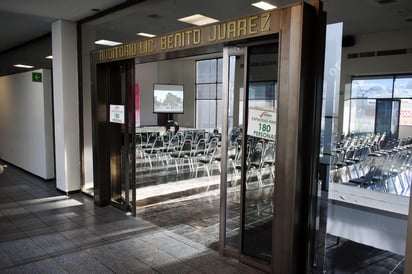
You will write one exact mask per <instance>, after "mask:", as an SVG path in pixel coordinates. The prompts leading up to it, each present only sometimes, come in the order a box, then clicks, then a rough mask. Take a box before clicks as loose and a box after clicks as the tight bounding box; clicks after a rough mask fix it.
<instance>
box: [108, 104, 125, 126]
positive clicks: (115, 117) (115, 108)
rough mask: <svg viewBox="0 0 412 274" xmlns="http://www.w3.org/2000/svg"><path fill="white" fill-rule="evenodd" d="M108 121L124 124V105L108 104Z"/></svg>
mask: <svg viewBox="0 0 412 274" xmlns="http://www.w3.org/2000/svg"><path fill="white" fill-rule="evenodd" d="M110 122H111V123H118V124H124V105H110Z"/></svg>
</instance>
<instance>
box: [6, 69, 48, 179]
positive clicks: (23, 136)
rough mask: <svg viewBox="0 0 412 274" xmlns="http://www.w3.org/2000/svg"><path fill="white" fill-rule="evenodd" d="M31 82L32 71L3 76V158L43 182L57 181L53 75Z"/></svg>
mask: <svg viewBox="0 0 412 274" xmlns="http://www.w3.org/2000/svg"><path fill="white" fill-rule="evenodd" d="M36 72H40V73H42V76H43V82H41V83H38V82H32V72H31V71H30V72H25V73H20V74H14V75H9V76H3V77H0V156H1V158H2V159H3V160H5V161H7V162H9V163H11V164H13V165H16V166H18V167H20V168H22V169H24V170H26V171H28V172H30V173H33V174H35V175H37V176H39V177H41V178H44V179H52V178H54V176H55V175H54V168H55V167H54V156H53V155H54V144H53V116H52V115H53V109H52V89H51V73H50V71H49V70H36Z"/></svg>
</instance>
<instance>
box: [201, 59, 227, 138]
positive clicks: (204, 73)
mask: <svg viewBox="0 0 412 274" xmlns="http://www.w3.org/2000/svg"><path fill="white" fill-rule="evenodd" d="M222 68H223V59H222V58H218V59H210V60H201V61H197V62H196V127H197V128H203V129H205V130H208V131H213V130H214V129H218V130H219V131H221V127H222V121H221V118H220V117H222V113H221V112H222Z"/></svg>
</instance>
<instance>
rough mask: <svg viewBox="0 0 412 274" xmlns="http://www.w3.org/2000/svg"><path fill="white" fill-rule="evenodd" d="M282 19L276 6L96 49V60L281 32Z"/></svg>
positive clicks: (120, 58)
mask: <svg viewBox="0 0 412 274" xmlns="http://www.w3.org/2000/svg"><path fill="white" fill-rule="evenodd" d="M280 18H281V11H280V10H277V9H275V10H272V11H266V12H264V13H260V14H256V15H252V16H247V17H243V18H239V19H235V20H230V21H226V22H218V23H214V24H209V25H206V26H201V27H196V28H191V29H186V30H183V31H178V32H175V33H170V34H164V35H159V36H156V37H153V38H148V39H141V40H138V41H134V42H131V43H127V44H122V45H119V46H117V47H109V48H105V49H102V50H99V51H96V52H95V54H97V60H96V61H97V62H108V61H116V60H122V59H130V58H137V57H140V56H145V55H152V54H160V53H165V52H170V51H175V50H183V49H188V48H193V47H201V46H208V45H213V44H218V43H225V42H229V41H236V40H241V39H246V38H252V37H258V36H263V35H268V34H273V33H276V32H279V29H280Z"/></svg>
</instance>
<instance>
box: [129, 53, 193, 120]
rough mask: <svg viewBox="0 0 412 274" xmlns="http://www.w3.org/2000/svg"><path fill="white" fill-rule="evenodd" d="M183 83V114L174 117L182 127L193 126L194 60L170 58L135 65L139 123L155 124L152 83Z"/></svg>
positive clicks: (155, 115)
mask: <svg viewBox="0 0 412 274" xmlns="http://www.w3.org/2000/svg"><path fill="white" fill-rule="evenodd" d="M154 83H161V84H183V85H184V90H185V97H184V114H175V115H174V119H175V120H176V121H177V122H178V123H179V126H182V127H195V113H196V112H195V109H196V108H195V90H194V88H195V61H194V60H170V61H162V62H154V63H146V64H137V65H136V84H139V88H140V121H141V122H140V124H141V125H142V126H145V125H157V114H154V113H153V84H154Z"/></svg>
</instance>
